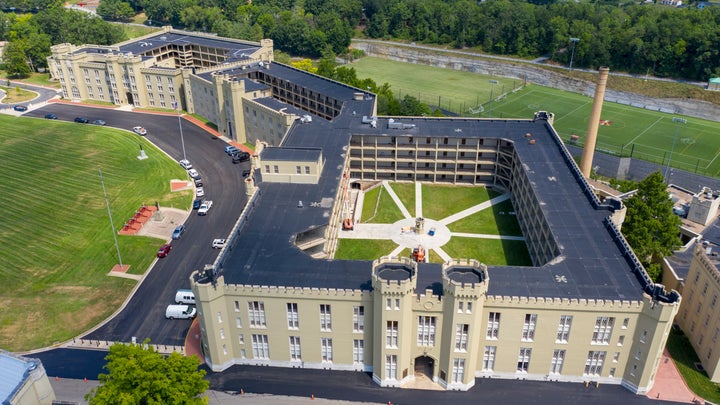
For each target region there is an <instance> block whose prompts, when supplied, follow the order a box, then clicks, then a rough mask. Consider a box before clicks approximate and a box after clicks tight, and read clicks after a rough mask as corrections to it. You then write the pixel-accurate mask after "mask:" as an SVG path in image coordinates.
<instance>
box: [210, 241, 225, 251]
mask: <svg viewBox="0 0 720 405" xmlns="http://www.w3.org/2000/svg"><path fill="white" fill-rule="evenodd" d="M212 247H213V249H222V248H224V247H225V239H213V241H212Z"/></svg>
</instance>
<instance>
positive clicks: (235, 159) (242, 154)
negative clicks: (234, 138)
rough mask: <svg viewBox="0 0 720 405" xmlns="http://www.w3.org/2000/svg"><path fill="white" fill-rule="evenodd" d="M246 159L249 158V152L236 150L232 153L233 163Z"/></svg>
mask: <svg viewBox="0 0 720 405" xmlns="http://www.w3.org/2000/svg"><path fill="white" fill-rule="evenodd" d="M246 160H250V154H249V153H247V152H238V153H233V155H232V161H233V163H240V162H244V161H246Z"/></svg>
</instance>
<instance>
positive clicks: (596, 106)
mask: <svg viewBox="0 0 720 405" xmlns="http://www.w3.org/2000/svg"><path fill="white" fill-rule="evenodd" d="M599 72H600V75H599V76H598V81H597V86H595V99H594V100H593V105H592V111H590V122H588V130H587V136H586V137H585V147H584V148H583V152H582V159H580V171H581V172H582V174H583V176H585V177H588V178H589V177H590V170H592V161H593V155H594V154H595V142H596V141H597V133H598V127H599V126H600V113H601V112H602V106H603V99H604V98H605V85H606V84H607V78H608V72H610V69H609V68H607V67H601V68H600V70H599Z"/></svg>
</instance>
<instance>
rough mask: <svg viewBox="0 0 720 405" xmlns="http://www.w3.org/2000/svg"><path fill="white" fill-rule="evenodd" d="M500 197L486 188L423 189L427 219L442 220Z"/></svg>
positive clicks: (447, 187) (424, 212)
mask: <svg viewBox="0 0 720 405" xmlns="http://www.w3.org/2000/svg"><path fill="white" fill-rule="evenodd" d="M498 195H500V194H499V193H497V192H496V191H493V190H489V189H487V188H485V187H464V186H444V185H437V184H432V185H427V184H423V187H422V211H423V216H424V217H425V218H432V219H435V220H440V219H443V218H445V217H448V216H450V215H452V214H455V213H458V212H460V211H462V210H464V209H467V208H470V207H472V206H474V205H477V204H480V203H483V202H485V201H488V200H490V199H491V198H493V197H497V196H498Z"/></svg>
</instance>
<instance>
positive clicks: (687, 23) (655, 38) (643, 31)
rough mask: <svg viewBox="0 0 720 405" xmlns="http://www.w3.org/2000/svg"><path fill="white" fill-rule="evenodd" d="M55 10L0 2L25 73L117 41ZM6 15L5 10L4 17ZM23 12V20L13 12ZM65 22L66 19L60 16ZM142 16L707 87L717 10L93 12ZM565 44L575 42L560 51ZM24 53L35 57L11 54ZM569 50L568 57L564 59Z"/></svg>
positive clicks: (135, 4) (489, 4)
mask: <svg viewBox="0 0 720 405" xmlns="http://www.w3.org/2000/svg"><path fill="white" fill-rule="evenodd" d="M61 3H62V1H61V0H0V6H1V7H2V9H3V10H6V11H8V10H13V12H6V13H4V14H1V15H0V18H2V20H3V22H4V24H0V40H9V41H11V46H10V50H11V55H12V52H15V50H13V48H15V47H19V48H23V50H24V51H25V53H28V57H29V59H30V60H31V61H32V64H31V67H33V65H39V66H42V64H43V62H42V61H40V60H39V59H40V58H39V57H38V56H39V55H34V54H35V53H40V54H42V53H43V52H44V53H47V52H48V51H47V49H48V45H49V44H48V43H47V41H48V40H49V41H50V43H53V44H54V43H58V42H73V43H91V42H92V43H100V44H106V43H111V42H114V41H115V40H117V38H118V35H119V34H118V32H119V30H118V29H113V28H112V27H111V26H108V25H107V24H103V22H102V21H95V19H93V18H91V17H90V16H89V15H83V14H82V13H72V14H71V13H69V12H61V11H62V10H60V5H61ZM11 7H13V8H12V9H11ZM22 10H26V11H31V12H33V14H30V15H29V16H24V15H21V14H17V13H16V11H22ZM65 11H67V10H65ZM139 12H144V13H145V14H146V16H147V18H148V19H149V20H150V21H151V23H153V24H158V25H164V24H170V25H172V26H173V27H176V28H183V29H187V30H197V31H208V32H215V33H217V34H219V35H222V36H227V37H233V38H243V39H249V40H259V39H261V38H267V37H269V38H272V39H273V40H275V46H276V48H278V49H280V50H282V51H285V52H288V53H290V54H292V55H298V56H300V55H301V56H307V57H320V56H321V55H323V53H325V52H326V51H327V50H328V49H331V50H332V51H333V52H334V53H335V54H343V53H345V52H346V51H347V48H348V46H349V45H350V39H351V37H352V36H353V35H354V33H355V30H358V32H359V31H360V30H361V31H362V33H363V34H364V35H366V36H368V37H371V38H383V39H399V40H405V41H414V42H419V43H430V44H442V45H448V46H453V47H456V48H465V47H471V48H474V49H477V50H479V51H482V52H488V53H494V54H502V55H515V56H520V57H528V58H533V57H538V56H547V57H549V58H551V59H552V60H554V61H556V62H558V63H560V64H567V63H568V62H569V60H570V57H571V55H572V57H573V65H574V66H577V67H587V68H597V67H599V66H602V65H605V66H609V67H611V68H612V69H613V70H615V71H627V72H632V73H641V74H645V73H648V74H651V75H654V76H660V77H678V78H685V79H691V80H707V79H708V78H710V77H715V76H720V7H714V6H708V7H705V8H703V9H700V8H698V7H695V6H690V7H686V8H677V7H670V6H662V5H659V4H653V3H642V4H637V3H620V2H618V3H614V2H613V3H612V4H610V3H607V2H603V1H602V0H596V1H595V2H594V3H586V2H579V3H578V2H555V1H553V0H534V1H533V2H528V1H525V0H488V1H483V2H479V1H470V0H253V1H248V0H126V1H122V0H102V1H101V3H100V6H99V7H98V13H99V14H100V15H101V16H103V18H105V19H110V20H120V21H127V20H128V19H129V18H130V17H132V16H133V15H135V14H137V13H139ZM571 39H574V40H576V41H574V42H573V41H571ZM18 41H25V42H26V43H32V44H35V45H36V46H34V47H32V48H33V49H29V48H28V47H23V46H19V45H22V44H17V43H16V42H18ZM573 48H574V49H573Z"/></svg>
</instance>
